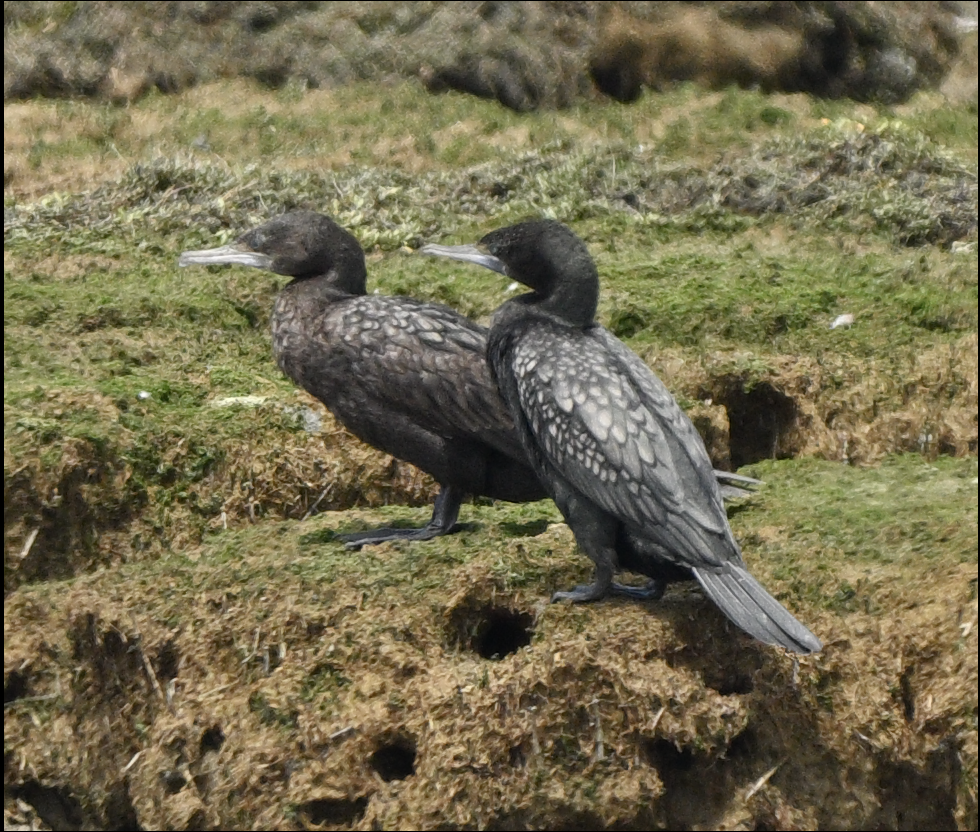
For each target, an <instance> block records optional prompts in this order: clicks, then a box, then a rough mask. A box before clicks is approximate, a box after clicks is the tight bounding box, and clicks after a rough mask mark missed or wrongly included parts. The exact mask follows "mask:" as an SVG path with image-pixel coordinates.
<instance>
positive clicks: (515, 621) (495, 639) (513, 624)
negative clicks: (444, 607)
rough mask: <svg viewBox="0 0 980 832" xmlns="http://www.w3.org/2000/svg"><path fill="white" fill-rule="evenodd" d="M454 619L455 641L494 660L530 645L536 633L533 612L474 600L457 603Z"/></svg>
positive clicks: (452, 620)
mask: <svg viewBox="0 0 980 832" xmlns="http://www.w3.org/2000/svg"><path fill="white" fill-rule="evenodd" d="M450 621H451V624H452V628H453V633H452V635H453V636H454V637H453V638H452V640H453V641H455V642H456V643H457V644H461V645H463V646H464V647H466V648H468V649H470V650H473V651H474V652H475V653H477V654H479V655H480V657H481V658H484V659H490V660H491V661H499V660H501V659H503V658H504V657H505V656H509V655H510V654H511V653H516V652H517V651H518V650H520V649H521V648H522V647H526V646H527V645H528V644H530V643H531V636H532V635H533V634H534V628H533V625H534V616H533V615H531V613H527V612H520V611H517V610H512V609H508V608H507V607H501V606H492V605H490V604H487V603H481V602H478V601H474V600H472V599H470V600H466V601H463V602H462V603H461V604H460V605H459V606H457V607H456V609H454V610H453V612H452V615H451V617H450Z"/></svg>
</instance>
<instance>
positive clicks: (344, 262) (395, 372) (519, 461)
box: [179, 211, 758, 548]
mask: <svg viewBox="0 0 980 832" xmlns="http://www.w3.org/2000/svg"><path fill="white" fill-rule="evenodd" d="M179 264H180V265H181V266H189V265H216V264H234V265H239V266H252V267H255V268H260V269H266V270H269V271H272V272H275V273H276V274H281V275H285V276H287V277H291V278H293V280H292V281H291V282H290V283H288V284H287V285H286V286H285V288H283V290H282V291H281V292H280V294H279V296H278V298H277V299H276V305H275V310H274V312H273V314H272V344H273V352H274V354H275V357H276V361H277V363H278V364H279V367H280V368H281V369H282V371H283V372H284V373H285V374H286V375H287V376H289V377H290V378H291V379H292V380H293V381H295V382H296V383H297V384H298V385H299V386H300V387H302V388H304V389H305V390H307V391H309V392H310V393H312V394H313V395H314V396H316V397H317V398H318V399H319V400H320V401H322V402H323V403H324V404H325V405H326V406H327V408H329V410H330V411H331V412H332V413H333V415H334V416H335V417H336V418H337V420H338V421H340V422H341V423H342V424H343V425H344V426H345V427H346V428H347V429H348V430H350V431H351V433H353V434H354V435H355V436H357V437H358V438H359V439H361V440H363V441H364V442H366V443H367V444H369V445H372V446H373V447H375V448H380V449H381V450H383V451H386V452H387V453H389V454H391V455H392V456H395V457H398V458H399V459H404V460H406V461H408V462H411V463H412V464H413V465H416V466H417V467H419V468H421V469H422V470H423V471H426V472H428V473H429V474H431V475H432V476H433V477H435V479H436V480H437V481H438V482H439V484H440V491H439V494H438V496H437V497H436V501H435V507H434V509H433V513H432V519H431V520H430V521H429V523H428V524H427V525H426V526H424V527H423V528H421V529H395V528H384V529H377V530H374V531H369V532H359V533H356V534H348V535H342V536H341V539H343V540H345V541H346V542H347V545H348V546H350V547H352V548H354V547H359V546H363V545H366V544H371V543H381V542H384V541H386V540H398V539H402V540H405V539H409V540H428V539H429V538H432V537H436V536H438V535H442V534H448V533H450V532H451V531H452V530H453V528H454V527H455V524H456V518H457V516H458V513H459V507H460V504H461V502H462V500H463V497H464V496H465V495H466V494H472V495H481V496H486V497H493V498H496V499H501V500H509V501H511V502H529V501H532V500H541V499H544V498H545V497H546V496H547V492H546V491H545V489H544V487H543V486H542V485H541V484H540V483H539V481H538V478H537V475H536V474H535V473H534V470H533V469H532V468H531V467H530V466H529V465H528V463H527V461H526V457H525V455H524V451H523V449H522V447H521V441H520V438H519V437H518V435H517V432H516V431H515V430H514V423H513V422H512V420H511V418H510V414H509V413H508V411H507V408H506V406H505V405H504V403H503V401H502V400H501V399H500V395H499V394H498V393H497V388H496V386H495V385H494V383H493V380H492V379H491V378H490V371H489V368H488V367H487V363H486V343H487V330H486V328H485V327H482V326H480V325H478V324H476V323H474V322H473V321H470V320H469V319H467V318H464V317H463V316H462V315H460V314H459V313H458V312H456V311H454V310H452V309H450V308H448V307H446V306H441V305H439V304H434V303H422V302H420V301H417V300H413V299H412V298H405V297H387V296H382V295H366V294H365V288H366V278H367V269H366V268H365V264H364V252H363V250H362V249H361V246H360V244H359V243H358V242H357V240H356V239H355V238H354V236H353V235H351V234H350V233H349V232H348V231H346V230H344V229H343V228H341V227H340V226H339V225H337V223H335V222H334V221H333V220H332V219H330V218H329V217H326V216H324V215H323V214H318V213H315V212H312V211H292V212H289V213H286V214H283V215H281V216H279V217H276V218H274V219H272V220H269V221H268V222H266V223H265V224H263V225H260V226H259V227H258V228H255V229H253V230H252V231H249V232H247V233H246V234H244V235H242V236H241V237H240V238H239V239H238V241H237V242H235V243H233V244H231V245H226V246H220V247H218V248H212V249H205V250H202V251H185V252H184V253H183V254H182V255H181V256H180V260H179ZM717 476H718V477H719V478H720V480H721V482H722V486H721V487H722V488H723V490H724V491H725V494H726V496H728V497H739V496H744V495H745V494H747V493H748V492H747V491H746V490H745V487H750V486H751V485H753V484H756V483H758V480H752V479H750V478H748V477H740V476H739V475H737V474H729V473H726V472H723V471H719V472H718V473H717Z"/></svg>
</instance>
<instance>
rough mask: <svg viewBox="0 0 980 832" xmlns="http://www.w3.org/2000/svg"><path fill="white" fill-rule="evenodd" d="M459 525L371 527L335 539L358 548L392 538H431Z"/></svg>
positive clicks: (448, 532) (432, 524)
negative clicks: (446, 526)
mask: <svg viewBox="0 0 980 832" xmlns="http://www.w3.org/2000/svg"><path fill="white" fill-rule="evenodd" d="M458 528H459V526H457V525H456V524H455V523H454V524H453V525H452V526H450V527H449V528H448V529H447V528H443V527H442V526H441V525H439V524H438V523H429V524H428V525H427V526H423V527H422V528H421V529H397V528H394V527H387V528H383V529H372V530H371V531H367V532H351V533H349V534H338V535H337V537H336V539H337V540H340V541H343V543H344V545H345V546H347V548H348V549H360V548H361V547H362V546H375V545H377V544H378V543H388V542H389V541H392V540H432V538H434V537H441V536H442V535H445V534H452V533H453V532H455V531H456V530H457V529H458Z"/></svg>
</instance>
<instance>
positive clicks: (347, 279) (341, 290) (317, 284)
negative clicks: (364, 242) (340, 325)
mask: <svg viewBox="0 0 980 832" xmlns="http://www.w3.org/2000/svg"><path fill="white" fill-rule="evenodd" d="M299 284H309V285H308V286H307V287H306V289H305V290H304V291H307V292H315V293H325V294H326V293H329V294H336V295H343V296H351V295H364V294H367V271H366V270H365V269H364V268H363V267H361V268H360V269H358V268H356V267H354V268H350V269H330V270H329V271H327V272H326V273H324V274H301V275H294V276H293V279H292V280H290V281H289V283H288V284H286V286H287V288H288V287H290V286H298V285H299Z"/></svg>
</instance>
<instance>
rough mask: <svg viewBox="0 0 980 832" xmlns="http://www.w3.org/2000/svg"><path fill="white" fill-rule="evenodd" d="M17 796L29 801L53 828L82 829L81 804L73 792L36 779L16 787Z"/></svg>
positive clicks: (39, 815) (42, 818) (26, 801)
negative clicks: (42, 783) (43, 784)
mask: <svg viewBox="0 0 980 832" xmlns="http://www.w3.org/2000/svg"><path fill="white" fill-rule="evenodd" d="M16 794H17V797H19V798H20V799H21V800H23V801H24V802H25V803H29V804H30V805H31V806H32V807H33V809H34V811H35V812H37V814H38V817H40V818H41V820H43V821H44V822H45V823H46V824H47V825H48V826H50V827H51V828H52V829H81V828H82V825H83V822H84V818H83V817H82V806H81V804H80V803H79V802H78V801H77V800H76V799H75V798H74V797H72V795H71V793H70V792H69V791H68V790H67V789H65V788H60V787H56V786H42V785H41V784H40V783H38V782H37V781H36V780H32V781H30V782H29V783H25V784H24V785H23V786H21V787H20V788H18V789H16Z"/></svg>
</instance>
